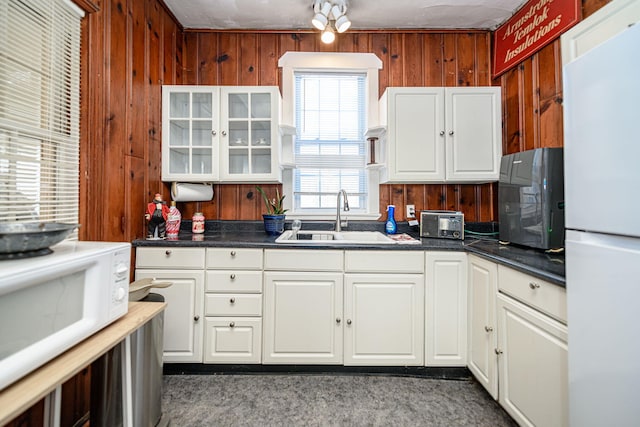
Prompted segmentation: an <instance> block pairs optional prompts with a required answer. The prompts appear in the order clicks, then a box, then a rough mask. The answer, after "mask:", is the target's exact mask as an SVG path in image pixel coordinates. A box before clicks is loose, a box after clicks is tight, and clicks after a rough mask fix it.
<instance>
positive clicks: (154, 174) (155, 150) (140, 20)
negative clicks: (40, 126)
mask: <svg viewBox="0 0 640 427" xmlns="http://www.w3.org/2000/svg"><path fill="white" fill-rule="evenodd" d="M93 3H94V4H95V6H96V7H95V10H96V11H93V12H92V13H89V14H87V16H86V17H85V19H84V20H83V23H82V88H81V93H82V95H81V96H82V100H81V103H82V109H81V123H82V124H81V165H80V167H81V183H80V185H81V191H80V192H81V200H80V223H81V224H82V226H81V228H80V238H81V239H82V240H112V241H131V240H133V239H135V238H136V237H141V236H143V230H144V227H145V220H144V211H145V207H146V204H147V203H148V202H149V201H151V200H152V199H153V195H154V194H155V193H156V192H160V193H163V194H164V195H165V198H166V199H167V200H168V197H169V191H168V188H167V187H166V186H165V185H164V184H163V183H162V182H161V181H160V164H161V162H160V160H161V157H160V156H161V117H162V116H161V86H162V85H163V84H176V83H182V80H183V78H182V72H183V66H182V62H181V61H182V55H183V53H182V48H183V33H182V29H181V28H180V27H179V26H178V24H177V23H176V21H175V19H174V18H173V16H172V15H171V14H170V13H169V12H168V11H167V9H165V7H164V4H163V3H162V1H161V0H102V1H95V2H93Z"/></svg>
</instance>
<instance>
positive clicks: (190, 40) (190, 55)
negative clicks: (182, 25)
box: [182, 33, 204, 85]
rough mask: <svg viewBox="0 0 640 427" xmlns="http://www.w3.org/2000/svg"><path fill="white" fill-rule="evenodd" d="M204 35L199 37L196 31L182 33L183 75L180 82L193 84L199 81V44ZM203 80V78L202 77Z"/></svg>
mask: <svg viewBox="0 0 640 427" xmlns="http://www.w3.org/2000/svg"><path fill="white" fill-rule="evenodd" d="M203 38H204V37H200V36H199V35H198V34H196V33H185V34H184V45H183V49H184V51H183V57H182V63H183V76H182V82H183V83H184V84H186V85H194V84H197V82H199V81H201V78H200V59H199V53H200V45H199V43H200V42H202V41H201V39H203ZM202 80H204V79H202Z"/></svg>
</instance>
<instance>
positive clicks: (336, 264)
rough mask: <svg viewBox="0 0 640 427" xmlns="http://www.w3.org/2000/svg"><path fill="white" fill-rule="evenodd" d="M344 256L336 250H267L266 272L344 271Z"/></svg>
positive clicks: (265, 259) (265, 257)
mask: <svg viewBox="0 0 640 427" xmlns="http://www.w3.org/2000/svg"><path fill="white" fill-rule="evenodd" d="M342 266H343V254H342V251H336V250H326V251H325V250H306V249H303V250H295V249H267V250H265V251H264V269H265V270H284V271H342Z"/></svg>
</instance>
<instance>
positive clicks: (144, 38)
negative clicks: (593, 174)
mask: <svg viewBox="0 0 640 427" xmlns="http://www.w3.org/2000/svg"><path fill="white" fill-rule="evenodd" d="M82 2H85V3H86V2H88V3H89V4H91V5H92V6H93V8H92V9H93V10H92V11H89V12H91V13H89V14H88V15H87V17H86V18H85V19H84V20H83V46H82V52H83V54H82V76H83V78H82V121H81V123H82V124H81V126H82V128H81V201H80V207H81V214H80V222H81V224H82V227H81V229H80V236H81V239H83V240H114V241H130V240H132V239H135V238H137V237H142V236H143V235H144V228H145V221H144V218H143V213H144V210H145V207H146V204H147V203H148V202H149V201H150V200H151V199H152V197H153V194H154V193H156V192H160V193H162V194H163V195H164V197H165V199H166V200H169V187H168V185H167V184H165V183H162V182H161V181H160V165H161V161H160V160H161V85H162V84H208V85H280V79H281V76H280V69H279V68H278V67H277V62H278V59H279V58H280V56H281V55H282V54H283V53H284V52H287V51H337V52H371V53H374V54H376V55H378V57H379V58H380V59H381V60H382V62H383V69H382V70H381V72H380V94H382V92H383V91H384V89H385V88H386V87H389V86H423V85H424V86H476V85H478V86H480V85H499V86H501V87H502V94H503V115H504V117H503V151H504V152H505V153H511V152H515V151H522V150H525V149H529V148H535V147H549V146H551V147H553V146H562V145H563V142H562V81H561V66H560V64H561V62H560V57H559V55H560V51H559V42H557V41H556V42H554V43H552V44H550V45H549V46H547V47H546V48H544V49H543V50H541V51H540V52H538V53H537V54H535V55H533V56H532V57H531V58H529V59H527V60H525V61H523V63H521V64H519V65H518V66H517V67H515V68H514V69H512V70H510V71H508V72H506V73H505V74H503V75H502V76H500V77H498V78H497V79H495V80H492V79H491V68H490V63H491V48H490V45H491V34H490V33H489V32H484V31H471V32H432V31H405V32H400V31H386V32H385V31H370V32H355V31H349V32H347V33H345V34H341V35H339V36H338V38H337V41H336V42H335V43H334V44H332V45H324V44H322V43H320V41H319V36H318V34H317V33H314V32H311V31H301V32H273V31H269V32H251V31H238V32H209V31H183V30H182V29H181V28H180V27H179V25H178V24H177V23H176V21H175V20H174V19H173V17H172V15H171V13H170V12H169V11H168V10H167V9H166V8H165V7H164V5H163V3H162V0H100V1H93V0H92V1H89V0H82ZM606 3H607V0H583V16H588V15H589V14H591V13H593V12H594V11H596V10H597V9H599V8H600V7H601V6H602V5H604V4H606ZM265 187H266V188H265V189H266V190H267V191H273V189H274V188H275V187H276V186H274V185H267V186H265ZM496 188H497V186H496V184H483V185H395V184H386V185H381V186H380V195H381V197H380V206H381V212H383V211H384V207H385V206H386V205H387V204H390V203H393V204H395V205H397V206H399V207H402V206H404V205H405V204H414V205H416V208H417V209H418V210H422V209H459V210H462V211H463V212H464V213H465V216H466V218H467V221H491V220H496V219H497V209H496V204H497V192H496ZM179 207H180V209H181V210H182V212H183V215H184V216H185V217H190V216H191V214H193V212H194V211H195V210H196V205H195V204H194V203H186V204H179ZM200 208H201V210H202V211H203V212H204V213H205V216H206V217H207V218H209V219H242V220H247V219H260V214H261V213H262V211H263V207H262V202H261V200H260V198H258V197H257V196H256V192H255V189H254V185H252V184H243V185H231V184H226V185H216V186H215V198H214V200H213V201H211V202H206V203H203V204H202V205H201V207H200ZM397 212H398V217H402V216H404V209H403V208H398V209H397ZM398 219H400V218H398Z"/></svg>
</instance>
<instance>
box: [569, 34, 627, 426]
mask: <svg viewBox="0 0 640 427" xmlns="http://www.w3.org/2000/svg"><path fill="white" fill-rule="evenodd" d="M563 82H564V128H565V129H564V131H565V141H564V144H565V146H564V161H565V171H564V172H565V203H566V204H565V206H566V207H565V213H566V221H565V223H566V228H567V230H566V242H565V249H566V280H567V304H568V328H569V423H570V425H571V426H573V427H588V426H618V427H619V426H640V24H638V25H634V26H632V27H629V28H627V29H625V30H624V31H623V32H622V33H620V34H618V35H616V36H614V37H613V38H611V39H609V40H607V41H606V42H604V43H602V44H600V45H598V46H597V47H595V48H593V49H592V50H590V51H588V52H587V53H585V54H584V55H583V56H580V57H578V58H577V59H576V60H574V61H573V62H570V63H568V64H567V65H565V67H564V69H563Z"/></svg>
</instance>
